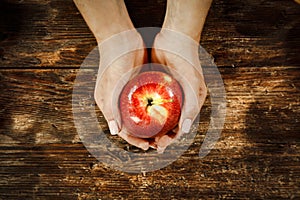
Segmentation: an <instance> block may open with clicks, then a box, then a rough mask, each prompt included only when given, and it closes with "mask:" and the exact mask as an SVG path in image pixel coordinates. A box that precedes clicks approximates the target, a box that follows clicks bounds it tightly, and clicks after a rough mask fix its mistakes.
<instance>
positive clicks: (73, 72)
mask: <svg viewBox="0 0 300 200" xmlns="http://www.w3.org/2000/svg"><path fill="white" fill-rule="evenodd" d="M125 2H126V5H127V7H128V11H129V14H130V16H131V18H132V21H133V23H134V25H135V26H136V27H146V26H158V27H159V26H161V24H162V22H163V18H164V10H165V7H166V0H151V1H150V0H144V1H140V0H125ZM299 17H300V6H299V5H298V4H297V3H296V2H295V1H292V0H287V1H281V0H273V1H257V0H253V1H252V0H251V1H250V0H246V1H237V0H229V1H225V0H220V1H214V2H213V5H212V7H211V10H210V12H209V15H208V18H207V22H206V25H205V28H204V31H203V35H202V42H201V43H202V45H203V46H204V47H205V49H206V50H207V51H208V52H209V53H210V54H212V56H213V57H214V58H215V62H216V64H217V65H218V67H219V70H220V73H221V75H222V78H223V80H224V85H225V89H226V95H227V112H226V114H227V117H226V121H225V125H224V129H223V131H222V137H221V138H220V140H219V141H218V143H217V144H216V146H215V148H214V149H213V150H212V151H211V152H210V154H209V155H208V156H206V157H205V158H203V159H200V158H199V157H198V153H199V150H200V147H201V144H202V142H203V140H204V137H205V133H206V131H207V129H208V125H209V122H210V112H211V105H210V102H209V100H208V99H207V101H206V102H205V105H204V107H203V109H202V110H201V113H200V116H201V121H200V123H199V124H196V125H197V126H196V129H197V135H196V137H195V139H194V141H193V143H192V145H191V146H190V147H189V149H188V150H187V151H186V152H185V153H184V154H183V155H182V156H180V157H179V159H178V160H176V161H175V162H173V163H172V164H170V165H168V166H166V167H164V168H163V169H160V170H157V171H154V172H149V173H146V174H130V173H125V172H122V171H118V170H115V169H113V168H112V167H111V166H109V165H107V164H105V163H101V162H98V160H97V159H96V158H94V157H93V156H92V155H91V153H90V152H89V151H88V150H87V149H86V148H85V146H84V145H83V144H82V141H81V140H80V138H79V135H78V132H77V130H76V127H75V125H74V117H73V113H72V95H73V93H72V92H73V91H72V90H73V88H74V81H75V79H76V76H77V74H78V72H79V66H80V65H81V63H82V61H83V59H84V58H85V57H86V56H87V55H88V53H89V52H90V51H91V50H92V49H93V48H94V47H95V46H96V45H97V44H96V41H95V39H94V37H93V35H92V34H91V32H90V31H89V29H88V27H87V26H86V24H85V22H84V21H83V19H82V17H81V15H80V13H79V12H78V10H77V9H76V7H75V5H74V4H73V2H72V1H71V0H66V1H61V0H26V1H23V0H2V1H0V82H1V84H0V199H1V200H2V199H5V200H6V199H12V200H13V199H16V200H19V199H22V200H23V199H43V200H44V199H51V200H52V199H72V200H73V199H78V200H82V199H89V200H94V199H95V200H96V199H299V198H300V188H299V180H300V165H299V160H300V137H299V133H300V126H299V120H300V79H299V77H300V70H299V69H300V66H299V63H300V62H299V61H300V60H299V56H298V54H299V52H300V40H299V27H300V26H299ZM86 81H87V82H86V83H85V84H90V85H92V84H93V80H91V81H89V80H86ZM93 105H94V104H93ZM95 110H96V113H97V117H98V118H97V119H98V121H99V125H100V126H101V127H103V129H104V132H105V135H106V136H107V137H108V138H109V140H111V142H112V143H114V144H116V145H117V146H118V147H119V148H121V149H124V150H126V151H130V152H136V153H141V151H140V150H138V149H137V148H135V147H132V146H130V145H128V144H127V143H126V142H124V141H123V140H121V139H120V138H118V137H114V136H110V135H109V132H108V129H107V124H106V122H105V120H104V118H103V116H102V114H101V112H100V111H99V109H98V108H97V106H96V105H95ZM87 126H88V124H87ZM114 151H115V149H113V148H112V149H111V148H110V149H108V153H113V152H114ZM108 159H109V158H108ZM166 159H168V158H166Z"/></svg>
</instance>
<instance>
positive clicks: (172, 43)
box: [151, 29, 207, 153]
mask: <svg viewBox="0 0 300 200" xmlns="http://www.w3.org/2000/svg"><path fill="white" fill-rule="evenodd" d="M198 47H199V45H198V43H197V42H196V41H194V40H193V39H191V38H190V37H188V36H187V35H184V34H182V33H179V32H175V31H172V30H170V29H162V30H161V32H160V33H158V34H157V36H156V38H155V40H154V44H153V48H152V55H151V56H152V58H151V59H152V62H155V63H159V64H162V65H164V66H166V68H165V70H166V71H169V72H170V73H171V75H173V76H174V77H175V79H177V81H178V82H179V83H180V85H181V87H182V89H183V93H184V103H183V107H182V110H181V116H180V119H179V122H178V126H177V128H176V129H174V130H173V131H174V134H171V135H170V134H166V135H163V136H160V137H156V138H155V144H156V145H157V151H158V152H159V153H162V152H163V151H164V150H165V148H166V147H167V146H168V145H170V144H171V143H173V142H174V141H175V140H177V139H179V138H180V137H181V136H182V135H183V134H185V133H188V132H189V131H190V128H191V125H192V123H193V121H194V120H195V118H196V117H197V115H198V114H199V112H200V109H201V107H202V105H203V103H204V101H205V98H206V95H207V88H206V85H205V81H204V76H203V73H202V68H201V64H200V61H199V55H198Z"/></svg>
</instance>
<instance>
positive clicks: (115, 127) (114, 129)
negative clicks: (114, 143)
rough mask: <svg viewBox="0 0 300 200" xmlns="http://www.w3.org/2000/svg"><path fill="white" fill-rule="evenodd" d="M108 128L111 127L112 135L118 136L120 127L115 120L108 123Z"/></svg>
mask: <svg viewBox="0 0 300 200" xmlns="http://www.w3.org/2000/svg"><path fill="white" fill-rule="evenodd" d="M108 127H109V130H110V134H111V135H118V133H119V127H118V123H117V122H116V121H115V120H111V121H109V122H108Z"/></svg>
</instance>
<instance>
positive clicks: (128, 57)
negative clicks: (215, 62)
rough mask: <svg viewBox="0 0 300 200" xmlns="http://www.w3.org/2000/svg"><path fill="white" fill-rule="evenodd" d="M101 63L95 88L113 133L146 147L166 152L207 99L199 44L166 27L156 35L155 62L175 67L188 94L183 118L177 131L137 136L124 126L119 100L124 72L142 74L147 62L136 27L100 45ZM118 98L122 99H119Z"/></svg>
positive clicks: (145, 51) (185, 99)
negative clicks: (142, 136)
mask: <svg viewBox="0 0 300 200" xmlns="http://www.w3.org/2000/svg"><path fill="white" fill-rule="evenodd" d="M99 52H100V64H99V72H98V77H97V81H96V87H95V101H96V103H97V105H98V106H99V108H100V109H101V111H102V113H103V115H104V117H105V119H106V120H107V121H108V126H109V129H110V132H111V134H113V135H119V136H120V137H121V138H123V139H124V140H126V141H127V142H128V143H129V144H132V145H134V146H136V147H139V148H141V149H143V150H147V149H149V147H152V148H155V149H157V151H158V152H159V153H162V152H163V151H164V150H165V148H166V147H167V146H168V145H170V144H171V143H173V142H174V141H175V140H177V139H178V138H180V137H181V136H182V135H183V134H184V133H188V132H189V131H190V128H191V125H192V122H193V121H194V119H195V118H196V117H197V115H198V113H199V112H200V109H201V107H202V105H203V103H204V100H205V98H206V94H207V90H206V86H205V82H204V77H203V73H202V69H201V65H200V61H199V56H198V43H197V42H195V41H194V40H193V39H191V38H189V37H188V36H186V35H184V34H182V33H178V32H175V31H171V30H167V29H162V30H161V32H160V33H158V34H157V35H156V37H155V40H154V43H153V47H152V53H151V56H152V57H151V62H152V63H158V64H162V65H164V66H167V68H170V69H171V71H170V72H171V74H172V75H173V76H174V77H175V79H177V81H178V82H179V83H180V85H181V87H182V89H183V93H184V104H183V107H182V110H181V117H180V120H179V122H178V126H177V128H175V129H174V130H173V132H174V134H171V135H170V134H168V135H163V136H159V137H156V138H154V142H149V140H147V139H142V138H136V137H134V136H132V135H130V133H129V132H128V131H127V130H126V129H125V128H124V127H122V120H121V117H120V111H119V110H118V108H119V106H118V101H114V100H115V99H116V98H115V96H117V97H119V94H120V93H121V91H122V88H123V86H124V85H125V84H126V82H123V83H121V85H118V87H117V83H118V82H119V81H120V80H121V79H122V77H123V76H124V74H126V73H128V72H129V71H131V72H132V73H133V74H131V76H134V75H136V74H138V73H139V70H140V68H139V66H142V65H143V64H145V62H147V60H148V58H147V49H146V48H145V45H144V42H143V39H142V37H141V36H140V34H139V33H138V32H137V31H136V30H130V31H125V32H124V33H121V34H118V35H116V36H115V37H112V38H109V39H108V40H106V41H104V42H103V43H101V44H99ZM117 99H118V98H117Z"/></svg>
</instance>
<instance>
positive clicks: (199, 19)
mask: <svg viewBox="0 0 300 200" xmlns="http://www.w3.org/2000/svg"><path fill="white" fill-rule="evenodd" d="M211 2H212V0H168V2H167V11H166V15H165V20H164V24H163V28H168V29H172V30H175V31H179V32H182V33H184V34H187V35H189V36H190V37H192V38H193V39H194V40H196V41H197V42H199V41H200V37H201V32H202V29H203V26H204V22H205V19H206V16H207V13H208V10H209V8H210V5H211Z"/></svg>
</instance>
